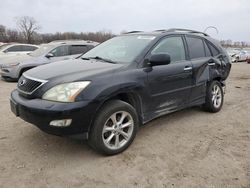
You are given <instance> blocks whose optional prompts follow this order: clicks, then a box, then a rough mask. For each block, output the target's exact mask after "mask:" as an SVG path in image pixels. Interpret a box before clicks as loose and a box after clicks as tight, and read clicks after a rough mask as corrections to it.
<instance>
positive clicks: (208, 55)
mask: <svg viewBox="0 0 250 188" xmlns="http://www.w3.org/2000/svg"><path fill="white" fill-rule="evenodd" d="M204 46H205V52H206V57H211V56H212V54H211V52H210V50H209V48H208V46H207V43H206V42H205V41H204Z"/></svg>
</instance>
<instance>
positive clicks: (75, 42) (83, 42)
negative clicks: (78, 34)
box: [48, 40, 99, 46]
mask: <svg viewBox="0 0 250 188" xmlns="http://www.w3.org/2000/svg"><path fill="white" fill-rule="evenodd" d="M48 44H57V45H62V44H70V45H93V46H96V45H98V44H99V43H98V42H94V41H90V40H55V41H52V42H49V43H48Z"/></svg>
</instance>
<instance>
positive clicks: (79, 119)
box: [10, 90, 98, 139]
mask: <svg viewBox="0 0 250 188" xmlns="http://www.w3.org/2000/svg"><path fill="white" fill-rule="evenodd" d="M10 105H11V110H12V112H13V113H14V114H15V115H16V116H18V117H20V118H21V119H23V120H25V121H27V122H29V123H31V124H34V125H36V126H37V127H38V128H39V129H41V130H42V131H44V132H47V133H49V134H53V135H58V136H71V137H82V138H83V139H87V138H88V132H89V129H90V126H91V122H92V120H93V117H94V114H95V112H96V109H97V106H98V105H97V104H95V103H91V102H90V101H82V102H74V103H59V102H53V101H46V100H42V99H31V100H30V99H26V98H23V97H22V96H20V95H19V94H18V92H17V90H14V91H13V92H12V93H11V98H10ZM61 119H72V122H71V124H70V126H67V127H54V126H51V125H50V122H51V121H53V120H61Z"/></svg>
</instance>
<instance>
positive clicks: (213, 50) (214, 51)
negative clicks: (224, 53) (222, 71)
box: [207, 42, 220, 56]
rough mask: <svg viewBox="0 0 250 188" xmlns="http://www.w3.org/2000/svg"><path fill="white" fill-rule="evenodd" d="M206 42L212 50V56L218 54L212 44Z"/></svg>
mask: <svg viewBox="0 0 250 188" xmlns="http://www.w3.org/2000/svg"><path fill="white" fill-rule="evenodd" d="M207 44H208V46H209V48H210V50H211V51H212V54H213V56H217V55H219V54H220V51H219V50H218V49H217V48H216V47H215V46H214V45H212V44H211V43H210V42H208V43H207Z"/></svg>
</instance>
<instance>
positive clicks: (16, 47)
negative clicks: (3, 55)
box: [5, 45, 22, 52]
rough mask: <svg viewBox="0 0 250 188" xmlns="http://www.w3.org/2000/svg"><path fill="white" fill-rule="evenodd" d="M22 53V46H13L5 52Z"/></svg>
mask: <svg viewBox="0 0 250 188" xmlns="http://www.w3.org/2000/svg"><path fill="white" fill-rule="evenodd" d="M21 51H22V46H20V45H17V46H12V47H10V48H8V49H6V50H5V52H21Z"/></svg>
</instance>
